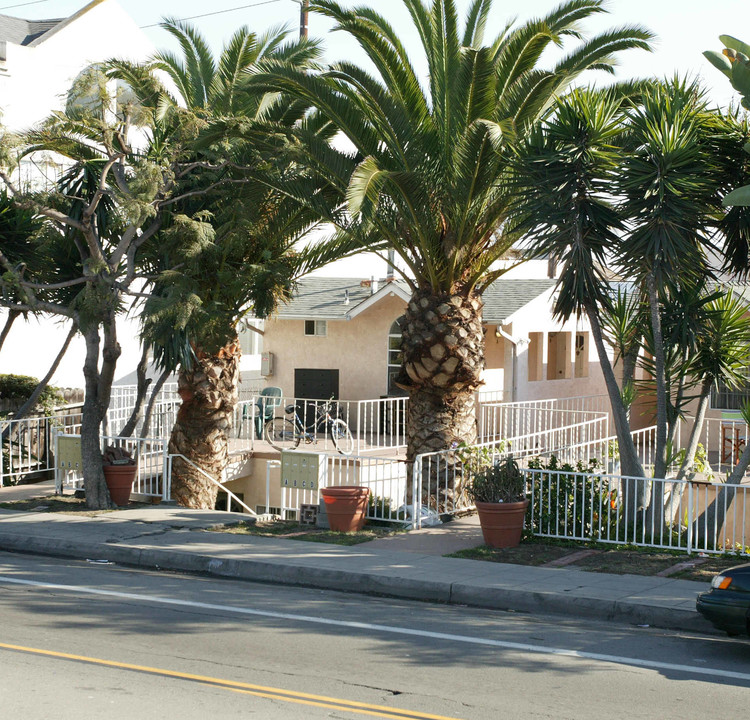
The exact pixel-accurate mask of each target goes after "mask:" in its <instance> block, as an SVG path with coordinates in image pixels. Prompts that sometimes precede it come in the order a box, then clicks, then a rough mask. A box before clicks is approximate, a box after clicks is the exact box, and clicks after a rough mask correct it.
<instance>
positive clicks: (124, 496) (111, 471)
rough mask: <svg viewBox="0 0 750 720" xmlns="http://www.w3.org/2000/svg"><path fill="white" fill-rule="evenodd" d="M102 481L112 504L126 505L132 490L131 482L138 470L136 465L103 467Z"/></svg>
mask: <svg viewBox="0 0 750 720" xmlns="http://www.w3.org/2000/svg"><path fill="white" fill-rule="evenodd" d="M103 469H104V479H105V480H106V481H107V489H108V490H109V496H110V497H111V498H112V502H113V503H114V504H115V505H121V506H122V505H127V504H128V502H129V501H130V493H131V491H132V489H133V481H134V480H135V473H136V472H137V470H138V468H137V466H136V465H104V466H103Z"/></svg>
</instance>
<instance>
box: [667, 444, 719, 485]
mask: <svg viewBox="0 0 750 720" xmlns="http://www.w3.org/2000/svg"><path fill="white" fill-rule="evenodd" d="M686 452H687V451H686V449H685V448H683V449H682V450H680V451H679V452H678V453H677V455H676V456H675V464H676V465H677V466H678V467H681V466H682V463H683V462H685V453H686ZM693 470H695V472H699V473H703V474H704V475H705V476H706V480H707V481H708V482H713V481H714V480H715V475H714V471H713V468H712V467H711V465H710V463H709V462H708V453H707V452H706V448H705V447H703V445H702V444H701V443H698V447H697V448H696V449H695V457H694V458H693Z"/></svg>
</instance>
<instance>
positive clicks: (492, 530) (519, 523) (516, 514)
mask: <svg viewBox="0 0 750 720" xmlns="http://www.w3.org/2000/svg"><path fill="white" fill-rule="evenodd" d="M475 505H476V506H477V513H479V524H480V525H481V526H482V536H483V537H484V544H485V545H489V546H490V547H495V548H508V547H516V546H517V545H519V544H520V543H521V533H522V532H523V519H524V517H525V516H526V508H527V507H528V506H529V501H528V500H522V501H521V502H514V503H486V502H477V503H475Z"/></svg>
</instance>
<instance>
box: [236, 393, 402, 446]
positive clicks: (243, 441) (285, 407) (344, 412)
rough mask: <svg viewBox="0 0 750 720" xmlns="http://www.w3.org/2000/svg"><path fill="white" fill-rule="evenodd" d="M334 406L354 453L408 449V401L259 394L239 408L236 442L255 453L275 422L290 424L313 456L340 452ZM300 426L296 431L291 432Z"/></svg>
mask: <svg viewBox="0 0 750 720" xmlns="http://www.w3.org/2000/svg"><path fill="white" fill-rule="evenodd" d="M329 402H330V408H331V412H330V415H331V418H332V419H334V420H335V419H338V420H342V421H343V422H345V423H346V425H347V427H348V428H349V431H350V432H351V434H352V438H353V444H354V447H353V452H354V453H355V454H360V453H362V452H368V451H376V450H398V449H400V448H403V447H405V446H406V433H405V430H406V411H407V403H408V398H405V397H398V398H381V399H378V400H327V399H318V400H315V399H309V398H295V397H273V396H267V395H255V396H251V397H250V398H247V399H244V400H240V402H239V403H238V404H237V407H236V409H235V416H234V432H233V436H234V439H235V440H236V441H240V442H236V443H234V444H235V445H236V446H238V447H247V448H254V447H255V443H256V441H258V440H262V441H264V440H265V436H264V431H263V430H264V427H265V425H266V423H267V422H268V421H269V420H272V419H274V418H281V419H282V420H288V421H289V422H290V423H292V424H293V425H289V426H288V427H289V428H290V433H291V432H293V433H294V435H295V437H299V439H300V443H299V448H300V449H301V450H304V449H307V450H311V451H313V452H328V451H331V452H335V451H336V447H335V445H334V443H333V441H332V438H331V433H330V422H329V421H327V420H326V418H325V409H326V406H327V404H328V403H329ZM292 427H294V428H295V429H294V430H291V428H292Z"/></svg>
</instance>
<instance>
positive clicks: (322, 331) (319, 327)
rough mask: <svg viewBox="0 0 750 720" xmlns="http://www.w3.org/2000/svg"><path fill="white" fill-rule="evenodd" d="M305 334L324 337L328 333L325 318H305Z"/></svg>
mask: <svg viewBox="0 0 750 720" xmlns="http://www.w3.org/2000/svg"><path fill="white" fill-rule="evenodd" d="M305 335H317V336H318V337H325V336H326V335H328V321H327V320H305Z"/></svg>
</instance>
